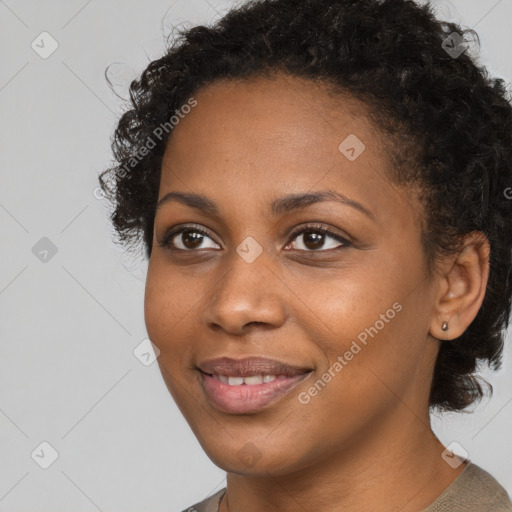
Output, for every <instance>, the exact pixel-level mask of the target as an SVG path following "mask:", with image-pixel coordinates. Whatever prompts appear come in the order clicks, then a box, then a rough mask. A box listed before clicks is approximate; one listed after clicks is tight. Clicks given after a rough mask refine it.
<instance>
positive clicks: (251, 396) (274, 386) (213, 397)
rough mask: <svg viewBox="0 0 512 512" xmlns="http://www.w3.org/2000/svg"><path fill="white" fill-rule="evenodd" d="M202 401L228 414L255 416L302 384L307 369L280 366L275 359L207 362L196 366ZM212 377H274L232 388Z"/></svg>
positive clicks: (211, 360)
mask: <svg viewBox="0 0 512 512" xmlns="http://www.w3.org/2000/svg"><path fill="white" fill-rule="evenodd" d="M197 369H198V371H199V374H200V376H201V384H202V388H203V391H204V393H205V395H206V398H207V399H208V401H209V402H210V404H211V405H212V406H214V407H215V408H216V409H218V410H220V411H222V412H226V413H230V414H248V413H255V412H258V411H260V410H261V409H264V408H267V407H269V406H270V405H271V404H274V403H275V402H277V401H278V400H280V399H281V398H283V397H284V396H285V395H286V394H288V393H289V392H290V391H291V390H292V389H294V388H295V387H296V386H298V385H299V384H300V383H301V382H302V381H304V380H305V379H306V378H307V377H308V376H309V375H310V373H311V372H312V371H313V370H312V369H311V368H301V367H298V366H294V365H290V364H286V363H283V362H282V361H277V360H275V359H266V358H261V357H248V358H244V359H233V358H230V357H221V358H217V359H209V360H207V361H204V362H203V363H201V364H200V365H199V366H198V368H197ZM216 375H228V376H230V377H247V376H251V375H276V376H277V378H276V379H275V380H273V381H272V382H263V383H261V384H254V385H247V384H245V383H243V384H240V385H238V386H232V385H230V384H226V383H224V382H221V381H220V380H219V379H218V378H216V377H215V376H216Z"/></svg>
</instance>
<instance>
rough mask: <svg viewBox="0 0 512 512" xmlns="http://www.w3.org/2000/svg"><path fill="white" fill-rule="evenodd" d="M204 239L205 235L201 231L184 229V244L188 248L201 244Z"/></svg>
mask: <svg viewBox="0 0 512 512" xmlns="http://www.w3.org/2000/svg"><path fill="white" fill-rule="evenodd" d="M202 239H203V235H201V233H196V232H194V231H184V232H183V245H184V246H185V247H187V248H188V249H190V248H192V249H194V248H195V247H198V246H199V245H201V242H202Z"/></svg>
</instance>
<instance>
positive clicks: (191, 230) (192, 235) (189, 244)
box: [158, 225, 212, 251]
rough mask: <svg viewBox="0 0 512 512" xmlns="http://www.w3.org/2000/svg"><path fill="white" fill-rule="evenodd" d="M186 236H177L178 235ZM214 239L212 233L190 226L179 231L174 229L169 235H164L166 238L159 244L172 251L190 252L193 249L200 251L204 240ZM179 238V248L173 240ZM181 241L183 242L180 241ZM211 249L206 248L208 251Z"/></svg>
mask: <svg viewBox="0 0 512 512" xmlns="http://www.w3.org/2000/svg"><path fill="white" fill-rule="evenodd" d="M183 234H184V235H185V236H181V237H180V236H177V235H183ZM205 236H206V237H208V238H210V239H211V238H212V237H211V233H210V232H209V231H207V230H205V229H203V228H200V227H199V226H194V225H189V226H183V227H181V228H178V229H172V230H171V231H170V232H169V233H167V234H165V235H164V238H163V239H162V240H161V241H160V242H159V243H158V245H159V247H166V248H169V249H170V250H172V251H190V250H192V249H198V248H200V249H201V248H202V249H204V247H200V246H201V244H202V243H203V240H204V238H205ZM175 237H176V238H177V240H178V244H177V246H176V245H175V244H174V243H173V239H174V238H175ZM180 239H181V240H180ZM208 248H209V247H206V249H208Z"/></svg>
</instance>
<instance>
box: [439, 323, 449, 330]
mask: <svg viewBox="0 0 512 512" xmlns="http://www.w3.org/2000/svg"><path fill="white" fill-rule="evenodd" d="M441 329H442V330H443V331H447V330H448V322H443V325H442V326H441Z"/></svg>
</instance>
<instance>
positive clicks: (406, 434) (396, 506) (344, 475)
mask: <svg viewBox="0 0 512 512" xmlns="http://www.w3.org/2000/svg"><path fill="white" fill-rule="evenodd" d="M402 411H403V412H402V414H401V416H402V417H401V418H399V419H398V420H399V421H396V419H395V421H393V424H388V425H382V424H381V425H379V426H378V427H372V428H371V429H370V431H369V432H364V433H361V434H360V438H359V439H357V440H355V439H351V442H350V446H348V447H345V448H344V449H341V450H340V451H339V452H336V453H333V454H332V455H331V456H330V457H329V458H328V459H322V460H321V461H319V462H318V463H316V464H311V465H308V466H306V467H303V468H301V469H299V470H296V471H293V472H291V473H287V474H285V475H278V476H275V475H264V476H261V474H260V475H258V476H254V475H252V476H251V475H248V474H245V475H240V474H235V473H228V474H227V492H226V494H225V495H224V498H223V500H222V503H221V507H220V512H239V511H244V512H259V511H261V510H266V511H269V512H273V511H276V512H277V511H279V512H292V511H296V510H297V508H298V504H299V505H300V508H301V509H304V510H319V509H320V510H323V511H324V512H341V511H345V512H346V511H352V510H372V511H373V512H389V510H400V512H417V511H418V510H423V509H424V508H426V507H427V506H428V505H429V504H431V503H432V502H433V501H435V499H436V498H437V497H438V496H439V495H440V494H441V493H442V492H443V491H444V490H445V489H446V487H448V486H449V485H450V484H451V483H452V482H453V481H454V480H455V478H457V476H459V474H460V473H461V472H462V471H463V469H464V467H465V465H464V464H462V465H461V466H459V467H458V468H456V469H453V468H451V467H450V466H449V465H448V464H447V463H446V462H445V461H444V460H443V458H442V457H441V454H442V452H443V451H444V446H443V445H442V444H441V443H440V442H439V440H438V439H437V438H436V437H435V435H434V434H433V432H432V430H431V428H430V423H429V421H428V415H427V418H426V420H425V419H421V418H419V417H417V416H415V415H411V414H410V411H407V410H404V408H402ZM397 426H398V427H397ZM397 428H398V431H397Z"/></svg>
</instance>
